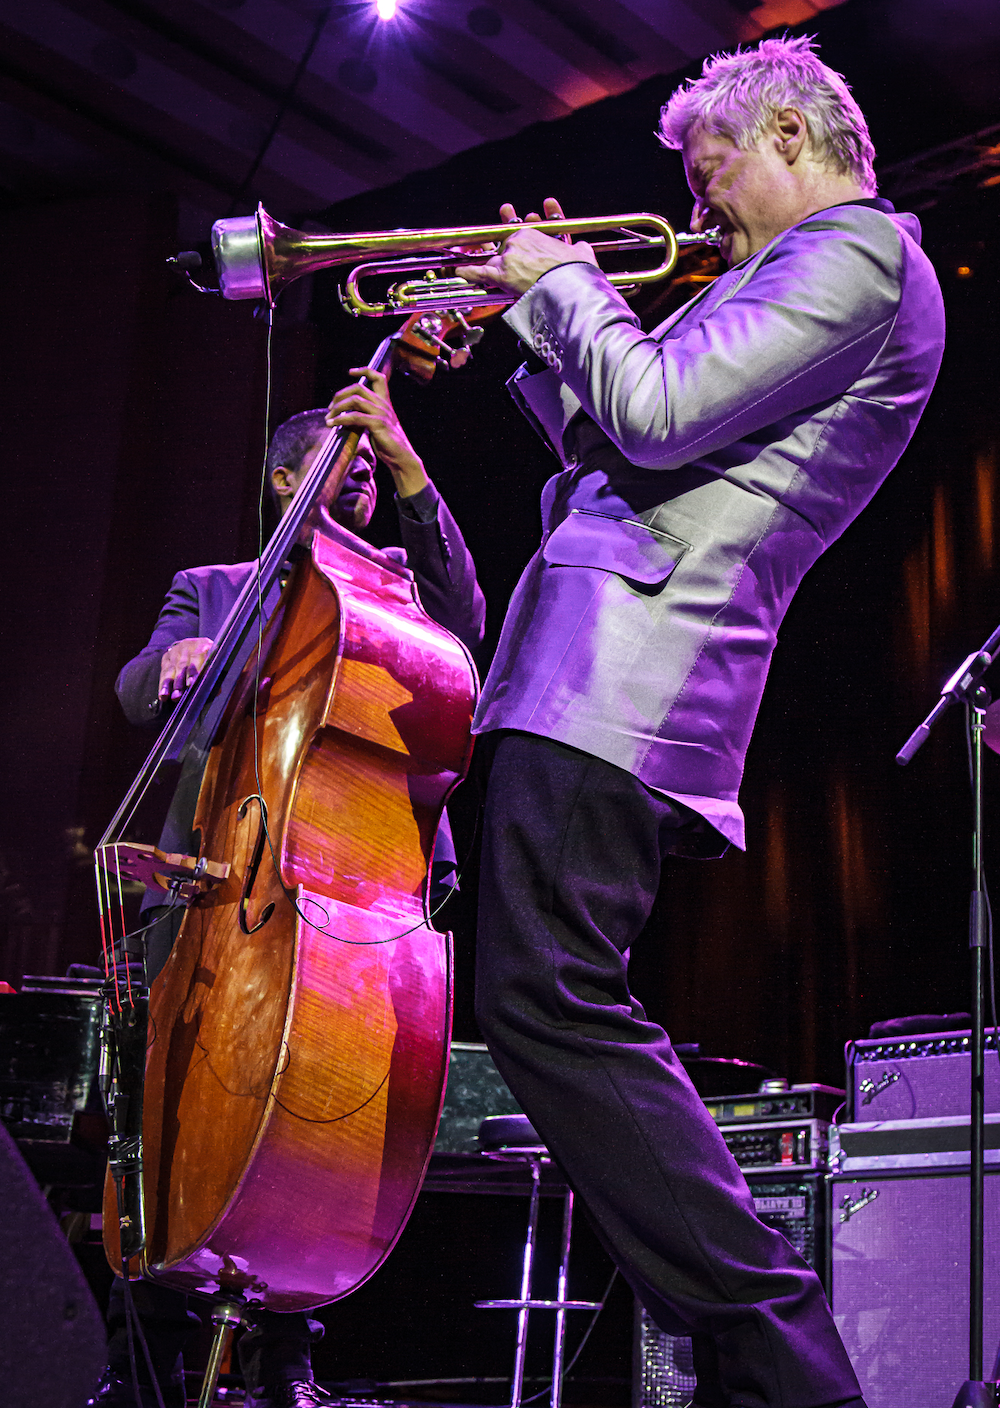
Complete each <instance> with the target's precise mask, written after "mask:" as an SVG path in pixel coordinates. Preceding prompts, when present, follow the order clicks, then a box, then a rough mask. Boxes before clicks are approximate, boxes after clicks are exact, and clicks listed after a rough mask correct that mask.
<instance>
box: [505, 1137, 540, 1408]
mask: <svg viewBox="0 0 1000 1408" xmlns="http://www.w3.org/2000/svg"><path fill="white" fill-rule="evenodd" d="M529 1166H530V1168H531V1203H530V1204H529V1207H528V1232H527V1235H526V1236H525V1239H524V1259H523V1261H522V1263H521V1295H520V1300H521V1302H522V1304H521V1308H520V1309H519V1310H518V1312H517V1345H516V1347H515V1349H514V1374H513V1378H512V1380H511V1385H510V1408H520V1404H521V1395H522V1393H523V1391H524V1360H525V1355H526V1354H527V1351H528V1317H529V1315H530V1314H531V1307H530V1306H529V1305H528V1301H530V1300H531V1270H532V1266H533V1264H534V1260H535V1238H536V1236H537V1233H538V1199H539V1194H540V1191H541V1174H540V1171H539V1166H538V1160H537V1159H530V1160H529Z"/></svg>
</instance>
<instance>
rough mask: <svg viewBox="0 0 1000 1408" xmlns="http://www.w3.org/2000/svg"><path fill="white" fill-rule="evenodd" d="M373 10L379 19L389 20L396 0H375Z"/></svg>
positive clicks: (394, 9)
mask: <svg viewBox="0 0 1000 1408" xmlns="http://www.w3.org/2000/svg"><path fill="white" fill-rule="evenodd" d="M375 10H376V13H377V14H378V17H379V19H380V20H391V19H392V18H393V16H394V15H395V13H396V0H375Z"/></svg>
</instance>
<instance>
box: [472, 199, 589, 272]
mask: <svg viewBox="0 0 1000 1408" xmlns="http://www.w3.org/2000/svg"><path fill="white" fill-rule="evenodd" d="M542 209H543V210H544V211H545V214H544V216H543V215H538V214H536V213H535V212H532V213H531V214H530V215H528V216H527V217H526V219H525V221H524V222H523V224H522V222H521V220H520V219H519V217H518V215H517V212H516V211H515V209H514V207H513V206H512V205H502V206H501V207H500V219H501V220H503V222H504V223H505V224H507V225H516V226H517V227H518V228H517V229H515V230H514V231H512V233H511V234H510V235H508V236H507V237H506V238H505V239H504V241H503V243H502V245H501V246H500V248H499V249H498V250H497V252H496V254H494V255H493V257H492V258H491V259H488V260H487V261H486V263H485V264H460V265H458V266H457V267H456V269H455V272H456V274H458V276H459V277H460V278H462V279H466V280H467V281H468V282H469V283H470V284H479V285H482V286H485V287H487V288H499V289H502V290H503V291H504V293H513V294H517V295H518V296H520V295H521V294H522V293H526V292H527V291H528V289H529V288H531V286H532V284H534V283H535V282H536V281H537V280H538V279H540V278H541V276H542V275H543V274H545V273H548V271H549V269H555V268H556V267H557V266H558V265H559V264H596V263H597V256H596V255H595V254H594V251H593V250H592V249H591V247H590V245H589V244H582V243H578V244H573V243H571V241H570V239H569V236H568V235H563V236H561V237H560V238H559V239H556V238H554V237H553V236H552V235H546V234H543V233H542V231H541V230H533V229H532V228H531V226H532V225H533V224H535V223H536V222H537V221H539V220H543V219H544V220H562V219H564V218H565V217H564V216H563V212H562V207H561V206H560V204H559V202H558V201H557V200H553V199H552V197H551V196H550V197H549V198H548V200H546V201H545V203H544V205H543V206H542Z"/></svg>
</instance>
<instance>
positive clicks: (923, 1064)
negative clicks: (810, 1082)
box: [845, 1028, 1000, 1124]
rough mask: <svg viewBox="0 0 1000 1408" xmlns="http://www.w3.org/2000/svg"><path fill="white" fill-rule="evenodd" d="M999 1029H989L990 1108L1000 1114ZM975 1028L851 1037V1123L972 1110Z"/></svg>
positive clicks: (987, 1037) (848, 1055)
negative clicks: (971, 1051) (971, 1050)
mask: <svg viewBox="0 0 1000 1408" xmlns="http://www.w3.org/2000/svg"><path fill="white" fill-rule="evenodd" d="M997 1037H998V1033H997V1031H996V1030H995V1029H993V1028H991V1029H990V1030H989V1031H988V1032H987V1033H986V1109H987V1110H988V1111H989V1112H990V1113H991V1114H998V1113H1000V1055H998V1041H997ZM970 1039H971V1038H970V1033H969V1032H967V1031H964V1032H962V1031H959V1032H931V1033H929V1034H928V1035H922V1036H908V1037H894V1038H889V1039H886V1038H884V1037H881V1038H873V1039H870V1040H868V1041H852V1042H848V1044H847V1048H846V1052H845V1055H846V1057H847V1111H846V1116H847V1120H848V1122H849V1123H852V1124H854V1123H866V1122H869V1121H873V1120H922V1119H933V1118H935V1117H939V1116H942V1115H965V1116H966V1117H968V1114H969V1079H970V1066H971V1056H970V1054H969V1043H970Z"/></svg>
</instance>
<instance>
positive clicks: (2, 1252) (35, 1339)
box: [0, 998, 105, 1408]
mask: <svg viewBox="0 0 1000 1408" xmlns="http://www.w3.org/2000/svg"><path fill="white" fill-rule="evenodd" d="M6 1000H8V999H5V998H0V1002H3V1001H6ZM0 1305H2V1307H3V1311H2V1316H3V1331H2V1333H0V1402H2V1403H3V1405H4V1408H83V1405H84V1404H85V1403H86V1401H87V1399H88V1398H89V1396H90V1394H91V1392H92V1390H93V1389H94V1387H95V1385H96V1384H97V1380H98V1378H99V1376H100V1373H101V1369H102V1367H103V1365H104V1358H105V1338H104V1324H103V1321H102V1319H101V1316H100V1314H99V1312H98V1309H97V1306H96V1304H95V1303H94V1298H93V1296H92V1295H91V1293H90V1290H89V1288H88V1286H87V1283H86V1281H85V1280H84V1279H83V1273H82V1272H81V1271H80V1268H79V1266H78V1265H77V1263H76V1258H75V1257H74V1255H73V1253H72V1251H71V1250H70V1248H69V1245H68V1244H67V1242H66V1239H65V1237H64V1236H63V1235H62V1233H61V1232H60V1230H59V1224H58V1223H57V1222H56V1220H55V1218H54V1217H53V1215H52V1210H51V1209H50V1208H49V1206H48V1204H47V1203H46V1201H45V1199H44V1198H43V1197H42V1195H41V1192H40V1191H39V1188H38V1184H37V1183H36V1182H35V1180H34V1179H33V1178H32V1176H31V1174H30V1173H29V1172H28V1168H27V1165H26V1164H25V1162H24V1160H23V1159H22V1157H21V1155H20V1154H19V1153H18V1151H17V1148H16V1146H15V1144H14V1141H13V1140H12V1139H11V1137H10V1135H9V1134H8V1133H7V1131H6V1129H4V1128H3V1126H2V1125H0Z"/></svg>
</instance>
